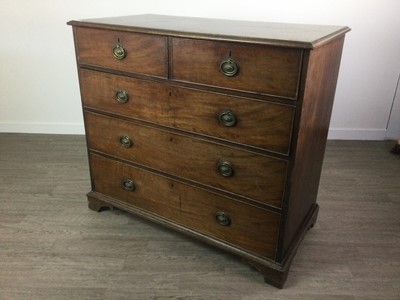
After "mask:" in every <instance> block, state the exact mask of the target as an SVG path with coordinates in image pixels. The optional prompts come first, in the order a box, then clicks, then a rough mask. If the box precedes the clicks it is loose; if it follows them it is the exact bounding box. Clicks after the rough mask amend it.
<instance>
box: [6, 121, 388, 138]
mask: <svg viewBox="0 0 400 300" xmlns="http://www.w3.org/2000/svg"><path fill="white" fill-rule="evenodd" d="M0 132H11V133H44V134H85V129H84V126H83V124H56V123H47V124H22V123H0ZM328 139H329V140H385V139H386V130H385V129H347V128H330V129H329V134H328Z"/></svg>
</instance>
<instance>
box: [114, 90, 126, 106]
mask: <svg viewBox="0 0 400 300" xmlns="http://www.w3.org/2000/svg"><path fill="white" fill-rule="evenodd" d="M115 99H117V101H118V102H119V103H126V102H128V100H129V95H128V93H127V92H126V91H124V90H119V91H117V92H116V93H115Z"/></svg>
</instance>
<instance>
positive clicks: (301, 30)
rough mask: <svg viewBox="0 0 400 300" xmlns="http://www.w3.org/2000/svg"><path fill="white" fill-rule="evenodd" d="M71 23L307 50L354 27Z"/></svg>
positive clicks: (171, 20)
mask: <svg viewBox="0 0 400 300" xmlns="http://www.w3.org/2000/svg"><path fill="white" fill-rule="evenodd" d="M68 24H69V25H74V26H85V27H97V28H105V29H114V30H126V31H135V32H146V33H154V34H165V35H171V36H184V37H193V38H213V39H216V40H237V41H244V42H256V43H262V44H268V45H276V46H285V47H296V48H306V49H312V48H315V47H317V46H319V45H321V44H323V43H325V42H328V41H330V40H331V39H333V38H335V37H337V36H338V35H342V34H344V33H346V32H348V31H349V30H350V29H349V28H348V27H345V26H330V25H307V24H285V23H269V22H253V21H234V20H222V19H207V18H192V17H178V16H165V15H152V14H146V15H133V16H123V17H110V18H99V19H86V20H80V21H70V22H68Z"/></svg>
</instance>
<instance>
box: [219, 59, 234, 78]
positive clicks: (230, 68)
mask: <svg viewBox="0 0 400 300" xmlns="http://www.w3.org/2000/svg"><path fill="white" fill-rule="evenodd" d="M219 67H220V69H221V72H222V73H223V74H224V75H226V76H229V77H232V76H235V75H236V74H238V73H239V63H238V62H237V61H235V60H234V59H233V58H230V57H229V58H226V59H224V60H223V61H222V62H221V64H220V65H219Z"/></svg>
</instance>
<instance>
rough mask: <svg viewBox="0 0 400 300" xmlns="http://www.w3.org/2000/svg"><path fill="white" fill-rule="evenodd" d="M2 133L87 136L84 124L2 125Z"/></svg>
mask: <svg viewBox="0 0 400 300" xmlns="http://www.w3.org/2000/svg"><path fill="white" fill-rule="evenodd" d="M0 132H9V133H44V134H85V128H84V126H83V124H57V123H43V124H22V123H0Z"/></svg>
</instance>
